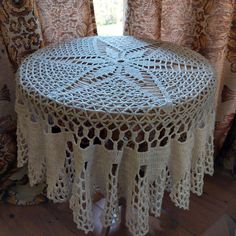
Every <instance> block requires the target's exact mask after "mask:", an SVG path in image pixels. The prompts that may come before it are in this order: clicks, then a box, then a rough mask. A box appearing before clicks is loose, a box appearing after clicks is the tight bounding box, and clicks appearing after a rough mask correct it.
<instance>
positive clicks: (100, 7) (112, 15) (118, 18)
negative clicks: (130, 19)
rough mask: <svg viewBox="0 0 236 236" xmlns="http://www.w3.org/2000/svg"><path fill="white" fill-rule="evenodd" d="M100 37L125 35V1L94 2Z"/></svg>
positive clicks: (101, 0) (95, 0)
mask: <svg viewBox="0 0 236 236" xmlns="http://www.w3.org/2000/svg"><path fill="white" fill-rule="evenodd" d="M93 3H94V9H95V16H96V23H97V30H98V35H122V34H123V0H93Z"/></svg>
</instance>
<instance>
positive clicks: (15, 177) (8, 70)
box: [0, 0, 97, 205]
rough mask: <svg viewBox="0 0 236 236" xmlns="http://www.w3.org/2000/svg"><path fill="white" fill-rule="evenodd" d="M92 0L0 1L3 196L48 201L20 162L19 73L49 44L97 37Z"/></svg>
mask: <svg viewBox="0 0 236 236" xmlns="http://www.w3.org/2000/svg"><path fill="white" fill-rule="evenodd" d="M92 3H93V2H92V0H44V1H40V0H2V1H0V200H2V201H6V202H10V203H13V204H19V205H22V204H23V205H28V204H35V203H40V202H42V201H46V197H45V195H44V194H43V193H44V189H45V186H44V184H41V185H37V186H34V187H30V186H29V182H28V177H27V169H26V168H20V169H19V168H17V165H16V153H17V146H16V134H15V132H16V115H15V112H14V100H15V78H14V74H15V72H16V70H17V68H18V67H19V65H20V63H21V62H22V60H23V59H24V58H25V57H26V56H27V55H29V54H31V53H33V52H34V51H36V50H38V49H39V48H41V47H44V46H46V45H51V44H56V43H60V42H63V41H65V40H69V39H72V38H75V37H79V36H80V37H83V36H88V35H95V34H96V33H97V31H96V24H95V17H94V9H93V4H92Z"/></svg>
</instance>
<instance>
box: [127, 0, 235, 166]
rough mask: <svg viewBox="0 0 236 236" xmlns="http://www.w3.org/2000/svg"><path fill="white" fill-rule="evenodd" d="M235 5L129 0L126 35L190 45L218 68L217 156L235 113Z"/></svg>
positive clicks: (219, 0)
mask: <svg viewBox="0 0 236 236" xmlns="http://www.w3.org/2000/svg"><path fill="white" fill-rule="evenodd" d="M235 8H236V2H235V1H233V0H176V1H172V0H155V1H154V0H151V1H148V0H145V1H141V0H130V1H129V0H127V1H126V13H125V28H124V32H125V34H128V35H134V36H138V37H141V38H146V37H148V38H155V39H161V40H165V41H170V42H174V43H177V44H179V45H183V46H187V47H189V48H191V49H193V50H195V51H197V52H199V53H201V54H202V55H203V56H205V57H206V58H207V59H209V60H210V62H211V63H212V65H213V66H214V67H215V69H216V72H217V75H218V83H217V94H216V101H217V105H216V106H217V117H216V120H217V121H216V129H215V147H216V149H215V154H216V156H217V154H219V151H220V149H221V147H222V145H223V144H224V140H225V138H226V136H227V134H228V131H229V130H230V128H231V127H232V122H233V119H234V117H235V113H236V11H235ZM144 9H146V10H144ZM228 158H229V157H228ZM230 158H233V156H232V157H230ZM232 168H233V167H232Z"/></svg>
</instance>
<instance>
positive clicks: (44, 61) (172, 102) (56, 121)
mask: <svg viewBox="0 0 236 236" xmlns="http://www.w3.org/2000/svg"><path fill="white" fill-rule="evenodd" d="M214 91H215V73H214V70H213V69H212V67H211V66H210V64H209V62H208V61H207V60H206V59H205V58H204V57H202V56H201V55H199V54H198V53H196V52H193V51H191V50H190V49H187V48H184V47H180V46H176V45H174V44H172V43H168V42H161V41H152V40H141V39H138V38H134V37H130V36H120V37H87V38H79V39H75V40H73V41H70V42H66V43H64V44H60V45H56V46H51V47H47V48H44V49H41V50H38V51H37V52H36V53H34V54H32V55H31V56H29V57H28V58H26V59H25V61H24V62H23V64H22V65H21V66H20V68H19V70H18V72H17V101H16V111H17V113H18V129H17V140H18V165H19V166H23V165H25V164H26V163H27V164H28V174H29V179H30V183H31V185H34V184H37V183H40V182H44V181H45V182H46V183H47V196H48V198H49V199H52V200H53V201H54V202H64V201H67V200H69V201H70V207H71V208H72V210H73V215H74V220H75V222H76V223H77V226H78V228H79V229H83V230H84V231H86V232H88V231H92V230H93V227H94V226H93V222H92V200H91V199H92V197H93V194H94V193H95V192H96V191H100V192H101V193H102V194H103V195H104V197H105V207H104V211H103V216H102V223H103V225H104V226H109V225H111V224H112V223H113V221H114V218H115V220H117V221H118V220H119V215H120V214H119V207H118V200H119V198H120V197H124V198H125V200H126V225H127V226H128V228H129V230H130V231H131V232H132V233H133V234H134V235H137V236H139V235H145V234H146V233H147V232H148V229H149V227H148V217H149V213H151V214H154V215H155V216H156V217H158V216H159V215H160V212H161V204H162V198H163V193H164V191H165V190H167V191H169V193H170V194H169V195H170V198H171V199H172V201H173V202H174V203H175V205H176V206H178V207H181V208H184V209H187V208H188V207H189V196H190V192H191V191H192V192H194V193H196V194H198V195H200V194H201V193H202V188H203V177H204V174H205V173H208V174H213V128H214V117H215V113H214Z"/></svg>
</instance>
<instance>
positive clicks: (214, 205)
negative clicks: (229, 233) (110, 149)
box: [0, 171, 236, 236]
mask: <svg viewBox="0 0 236 236" xmlns="http://www.w3.org/2000/svg"><path fill="white" fill-rule="evenodd" d="M102 207H103V201H102V200H101V201H100V202H98V203H96V204H95V206H94V219H95V230H94V232H93V233H89V234H88V235H90V236H92V235H95V236H100V235H103V232H102V227H101V224H100V220H99V217H100V215H101V210H102ZM163 208H164V210H163V213H162V216H161V217H160V222H161V223H160V224H159V221H158V220H157V219H154V218H152V217H150V232H149V234H148V235H149V236H153V235H155V236H158V235H166V236H177V235H179V236H188V235H201V234H202V233H203V232H204V231H205V230H206V229H207V228H208V227H209V226H210V225H212V224H213V223H214V222H215V221H217V220H218V219H219V218H220V217H221V216H222V215H224V214H228V215H230V216H232V217H233V218H236V180H234V179H233V178H232V177H230V176H227V175H225V174H224V173H223V172H221V171H218V172H217V173H216V174H215V175H214V177H207V178H206V179H205V187H204V194H203V196H201V197H197V196H195V195H193V194H192V196H191V201H190V211H184V210H181V209H178V208H176V207H174V205H173V203H171V202H170V200H169V198H168V196H165V199H164V203H163ZM41 235H42V236H72V235H73V236H74V235H78V236H84V235H85V234H84V233H83V232H81V231H79V230H78V229H77V228H76V225H75V224H74V223H73V219H72V213H71V210H70V209H69V208H68V206H67V204H52V203H47V204H41V205H39V206H28V207H17V206H12V205H0V236H41ZM109 235H110V236H130V235H131V234H130V233H129V232H128V230H127V229H126V228H125V227H123V226H121V227H120V226H114V227H112V228H111V231H110V234H109Z"/></svg>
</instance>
